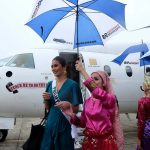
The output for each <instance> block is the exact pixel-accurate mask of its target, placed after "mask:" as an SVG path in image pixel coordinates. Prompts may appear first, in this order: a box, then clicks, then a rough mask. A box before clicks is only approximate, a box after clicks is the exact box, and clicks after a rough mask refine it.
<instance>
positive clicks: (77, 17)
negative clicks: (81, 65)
mask: <svg viewBox="0 0 150 150" xmlns="http://www.w3.org/2000/svg"><path fill="white" fill-rule="evenodd" d="M78 20H79V5H78V2H77V12H76V23H77V56H78V57H79V39H78Z"/></svg>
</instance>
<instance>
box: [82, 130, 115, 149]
mask: <svg viewBox="0 0 150 150" xmlns="http://www.w3.org/2000/svg"><path fill="white" fill-rule="evenodd" d="M84 135H85V137H84V140H83V144H82V150H118V147H117V143H116V140H115V138H114V136H113V135H112V134H111V133H110V134H108V133H107V134H106V135H102V136H101V135H99V136H97V135H95V134H94V133H93V132H92V133H91V131H90V132H89V131H87V130H85V131H84Z"/></svg>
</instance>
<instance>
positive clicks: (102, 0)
mask: <svg viewBox="0 0 150 150" xmlns="http://www.w3.org/2000/svg"><path fill="white" fill-rule="evenodd" d="M125 6H126V4H123V3H120V2H117V1H113V0H90V1H89V0H39V1H38V3H37V6H36V9H35V11H34V13H33V15H32V17H33V18H32V20H31V21H29V22H28V23H27V24H26V25H27V26H29V27H30V28H31V29H33V30H34V31H35V32H36V33H37V34H38V35H39V36H40V37H41V38H42V39H43V41H44V42H61V43H67V44H71V45H72V47H73V48H78V47H82V46H90V45H103V44H104V42H105V41H106V40H107V39H109V38H110V37H112V36H113V35H115V34H117V33H118V32H120V31H122V30H124V29H125V28H126V25H125Z"/></svg>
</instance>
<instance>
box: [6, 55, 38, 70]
mask: <svg viewBox="0 0 150 150" xmlns="http://www.w3.org/2000/svg"><path fill="white" fill-rule="evenodd" d="M6 66H9V67H20V68H35V65H34V59H33V54H31V53H25V54H18V55H15V56H14V57H13V58H12V59H11V60H10V61H9V62H8V63H7V64H6Z"/></svg>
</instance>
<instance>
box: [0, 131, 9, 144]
mask: <svg viewBox="0 0 150 150" xmlns="http://www.w3.org/2000/svg"><path fill="white" fill-rule="evenodd" d="M7 134H8V130H6V129H1V130H0V142H3V141H5V139H6V136H7Z"/></svg>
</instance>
